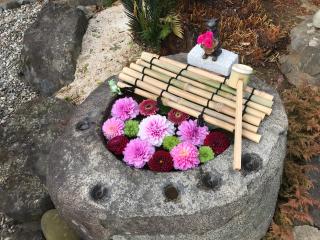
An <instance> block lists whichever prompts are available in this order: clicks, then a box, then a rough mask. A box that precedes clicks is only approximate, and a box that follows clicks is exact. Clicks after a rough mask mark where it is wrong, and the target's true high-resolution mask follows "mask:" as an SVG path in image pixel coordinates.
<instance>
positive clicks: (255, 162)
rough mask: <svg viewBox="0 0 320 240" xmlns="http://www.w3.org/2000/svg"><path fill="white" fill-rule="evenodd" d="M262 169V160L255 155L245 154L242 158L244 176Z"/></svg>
mask: <svg viewBox="0 0 320 240" xmlns="http://www.w3.org/2000/svg"><path fill="white" fill-rule="evenodd" d="M261 168H262V158H261V157H260V156H259V155H258V154H255V153H246V154H244V155H243V156H242V169H243V173H244V174H245V175H247V174H250V173H252V172H257V171H259V170H260V169H261Z"/></svg>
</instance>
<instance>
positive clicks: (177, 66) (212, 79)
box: [141, 52, 273, 107]
mask: <svg viewBox="0 0 320 240" xmlns="http://www.w3.org/2000/svg"><path fill="white" fill-rule="evenodd" d="M154 57H155V58H154ZM153 58H154V59H153ZM141 59H142V60H144V61H146V62H150V61H151V60H152V59H153V64H155V65H157V66H159V67H162V68H165V69H167V70H169V71H171V72H174V73H179V72H180V71H182V70H183V69H185V68H186V67H187V65H186V64H184V63H181V62H178V61H175V60H172V59H169V58H166V57H160V56H159V55H156V54H151V53H147V52H143V53H142V54H141ZM182 75H183V76H186V77H188V78H192V79H194V80H201V81H203V82H206V84H208V85H210V86H213V85H214V86H216V87H218V85H219V83H223V82H224V77H222V76H219V75H217V74H214V73H211V72H208V71H205V70H202V69H200V68H196V67H193V66H189V67H188V70H183V71H182ZM217 82H218V83H217ZM226 84H227V85H228V81H226ZM223 90H224V91H226V92H229V93H232V94H234V95H235V94H236V91H235V90H234V89H232V88H230V87H228V86H226V85H224V89H223ZM252 91H253V89H252V88H251V87H249V86H247V87H246V88H245V92H246V93H245V95H246V97H247V96H249V95H250V93H251V92H252ZM252 100H253V101H254V102H257V103H259V104H261V105H264V106H267V107H271V106H272V104H273V101H272V100H273V96H272V95H270V94H268V93H265V92H262V91H259V90H254V91H253V96H252Z"/></svg>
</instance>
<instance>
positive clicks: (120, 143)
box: [107, 136, 129, 155]
mask: <svg viewBox="0 0 320 240" xmlns="http://www.w3.org/2000/svg"><path fill="white" fill-rule="evenodd" d="M128 142H129V139H128V138H126V137H125V136H116V137H114V138H112V139H110V140H109V141H108V143H107V149H108V150H109V151H110V152H112V153H114V154H115V155H121V154H122V152H123V150H124V149H125V147H126V146H127V144H128Z"/></svg>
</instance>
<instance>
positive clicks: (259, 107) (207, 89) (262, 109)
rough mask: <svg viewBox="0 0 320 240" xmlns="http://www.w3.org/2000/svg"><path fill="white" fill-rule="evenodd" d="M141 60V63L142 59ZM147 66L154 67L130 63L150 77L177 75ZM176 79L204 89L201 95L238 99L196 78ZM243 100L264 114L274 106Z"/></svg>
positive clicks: (165, 77)
mask: <svg viewBox="0 0 320 240" xmlns="http://www.w3.org/2000/svg"><path fill="white" fill-rule="evenodd" d="M139 62H140V63H141V62H142V61H141V60H140V61H139ZM141 64H143V63H141ZM145 67H152V66H151V64H148V63H146V64H145V65H144V66H141V65H138V64H135V63H131V64H130V68H131V69H133V70H135V71H138V72H144V73H145V74H147V75H148V76H150V77H153V78H156V79H158V80H161V81H164V82H167V83H168V82H169V80H170V79H171V78H172V77H176V74H173V76H172V75H171V76H170V75H165V74H162V73H159V72H156V71H153V70H152V69H150V68H145ZM175 79H176V80H177V81H178V82H181V81H182V82H184V83H187V84H191V85H192V86H195V87H197V88H198V89H201V90H203V91H204V95H203V94H201V95H200V96H205V97H206V98H211V96H212V93H215V94H217V95H219V96H221V97H224V98H226V99H229V100H233V101H236V96H234V95H232V94H230V93H227V92H224V91H219V90H218V89H216V88H214V87H209V86H207V85H205V84H202V83H199V82H197V81H195V80H191V79H188V78H186V77H181V76H178V77H177V78H175ZM177 81H175V82H177ZM171 82H174V81H171ZM173 85H174V84H173ZM175 86H176V85H175ZM242 102H243V104H247V106H248V107H250V109H251V108H252V109H255V110H258V111H260V112H263V113H264V114H267V115H270V114H271V112H272V108H269V107H266V106H263V105H260V104H258V103H255V102H252V101H248V100H246V99H243V100H242ZM250 109H249V112H248V113H250Z"/></svg>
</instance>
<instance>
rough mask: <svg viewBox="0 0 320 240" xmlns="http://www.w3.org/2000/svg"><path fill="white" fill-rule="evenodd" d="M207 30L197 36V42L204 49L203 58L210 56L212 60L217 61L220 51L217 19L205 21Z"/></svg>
mask: <svg viewBox="0 0 320 240" xmlns="http://www.w3.org/2000/svg"><path fill="white" fill-rule="evenodd" d="M207 26H208V31H207V32H206V33H204V34H201V35H200V36H199V37H198V40H197V43H198V44H200V45H201V47H202V48H203V49H204V55H203V56H202V58H203V59H207V58H208V57H209V56H212V61H217V59H218V57H219V56H220V54H221V53H222V49H221V42H220V35H219V20H218V19H216V18H212V19H210V20H209V21H208V22H207Z"/></svg>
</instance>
